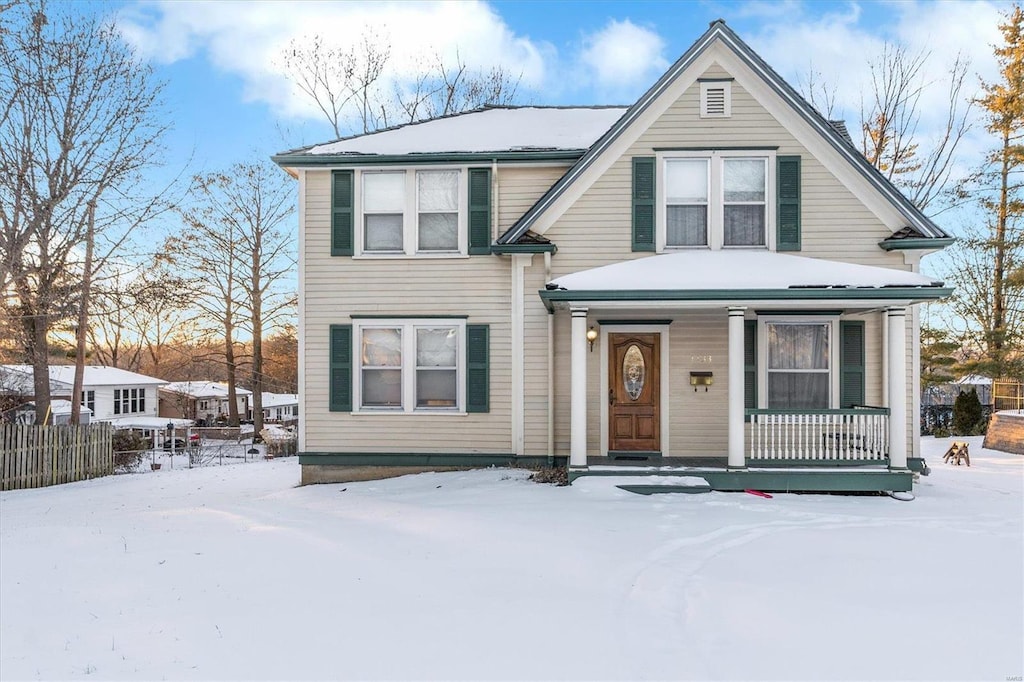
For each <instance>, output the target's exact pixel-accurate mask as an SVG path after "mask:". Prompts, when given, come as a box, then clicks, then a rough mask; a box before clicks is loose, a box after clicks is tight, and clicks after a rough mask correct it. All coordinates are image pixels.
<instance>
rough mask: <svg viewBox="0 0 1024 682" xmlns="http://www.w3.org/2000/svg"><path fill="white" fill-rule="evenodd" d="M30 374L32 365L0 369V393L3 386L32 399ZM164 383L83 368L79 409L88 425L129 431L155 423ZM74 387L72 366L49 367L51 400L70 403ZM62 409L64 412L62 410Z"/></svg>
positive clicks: (108, 369)
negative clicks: (106, 424)
mask: <svg viewBox="0 0 1024 682" xmlns="http://www.w3.org/2000/svg"><path fill="white" fill-rule="evenodd" d="M33 374H34V372H33V369H32V365H2V366H0V391H3V390H4V389H3V386H5V385H6V386H8V387H10V390H11V391H20V394H21V395H23V396H24V397H26V398H31V397H32V395H33V390H34V388H33V380H32V377H33ZM166 383H167V382H166V381H164V380H163V379H157V378H156V377H151V376H146V375H145V374H138V373H136V372H129V371H128V370H125V369H119V368H117V367H103V366H98V365H87V366H85V367H84V368H83V374H82V392H81V395H80V396H79V398H80V400H81V402H82V405H84V406H85V407H87V408H89V410H90V412H91V421H93V422H110V423H112V424H114V425H115V427H124V428H129V427H131V426H134V425H135V424H136V422H138V421H139V420H145V419H147V418H152V419H154V420H155V418H156V415H157V391H158V390H159V388H160V387H161V386H163V385H165V384H166ZM74 385H75V367H74V365H51V366H50V395H51V398H63V399H65V400H70V399H71V394H72V392H73V390H74ZM55 407H56V406H51V408H55ZM62 409H65V410H66V409H67V408H66V406H62ZM68 414H70V412H68ZM65 421H66V419H65ZM154 423H155V422H154Z"/></svg>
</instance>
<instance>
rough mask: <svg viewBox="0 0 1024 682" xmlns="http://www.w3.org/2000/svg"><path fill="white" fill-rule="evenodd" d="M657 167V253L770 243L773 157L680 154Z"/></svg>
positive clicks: (664, 159)
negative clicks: (661, 251) (693, 248)
mask: <svg viewBox="0 0 1024 682" xmlns="http://www.w3.org/2000/svg"><path fill="white" fill-rule="evenodd" d="M661 165H662V172H661V173H659V174H658V178H659V197H660V205H661V210H660V211H659V217H658V221H659V230H658V242H659V250H664V249H678V248H692V247H698V248H712V249H719V248H730V247H745V248H767V247H768V245H769V244H771V243H772V241H771V240H772V237H773V235H774V225H773V221H774V218H775V215H774V214H775V207H774V204H773V202H771V201H769V197H771V196H772V193H773V191H774V183H775V178H774V171H773V169H774V167H775V164H774V152H770V153H765V152H743V151H714V152H685V153H683V152H680V153H673V154H671V155H668V154H665V155H662V156H661Z"/></svg>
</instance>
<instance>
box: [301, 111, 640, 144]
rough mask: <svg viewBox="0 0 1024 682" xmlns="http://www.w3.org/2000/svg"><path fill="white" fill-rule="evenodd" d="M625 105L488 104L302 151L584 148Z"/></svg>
mask: <svg viewBox="0 0 1024 682" xmlns="http://www.w3.org/2000/svg"><path fill="white" fill-rule="evenodd" d="M625 111H626V107H486V108H483V109H477V110H474V111H471V112H467V113H464V114H459V115H457V116H445V117H442V118H435V119H431V120H428V121H422V122H420V123H410V124H408V125H404V126H399V127H396V128H389V129H387V130H381V131H378V132H375V133H370V134H368V135H359V136H356V137H350V138H346V139H342V140H337V141H335V142H328V143H326V144H319V145H316V146H313V147H310V148H309V149H306V150H303V151H302V153H303V154H304V155H312V156H318V155H325V154H326V155H365V154H373V155H396V154H438V153H483V152H530V151H552V150H584V149H587V148H589V147H590V146H591V145H592V144H594V142H595V141H596V140H597V139H598V138H599V137H601V135H603V134H604V133H605V131H607V130H608V129H609V128H610V127H611V126H612V124H613V123H615V121H617V120H618V119H619V117H620V116H622V114H623V113H624V112H625Z"/></svg>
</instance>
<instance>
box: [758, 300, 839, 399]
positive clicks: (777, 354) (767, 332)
mask: <svg viewBox="0 0 1024 682" xmlns="http://www.w3.org/2000/svg"><path fill="white" fill-rule="evenodd" d="M834 326H835V323H834V322H833V321H829V320H814V321H809V320H806V321H805V320H801V321H775V320H772V321H765V322H764V341H765V343H764V346H763V347H764V349H765V350H764V355H765V359H766V360H767V362H765V363H764V364H763V365H762V366H763V367H764V368H765V371H764V382H765V388H766V390H765V392H764V393H763V395H765V396H766V405H765V406H766V407H767V408H769V409H775V410H813V409H829V408H831V407H832V406H833V403H834V396H835V393H836V391H835V386H836V381H837V373H836V372H835V371H833V370H834V367H835V364H836V363H835V358H834V344H833V343H832V339H833V338H834V329H833V327H834Z"/></svg>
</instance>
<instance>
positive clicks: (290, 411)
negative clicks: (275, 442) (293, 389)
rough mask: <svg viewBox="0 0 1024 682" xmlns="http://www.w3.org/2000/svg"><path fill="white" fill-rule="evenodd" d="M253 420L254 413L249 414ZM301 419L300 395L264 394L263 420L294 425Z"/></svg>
mask: <svg viewBox="0 0 1024 682" xmlns="http://www.w3.org/2000/svg"><path fill="white" fill-rule="evenodd" d="M249 418H250V419H252V412H250V413H249ZM298 419H299V395H298V394H297V393H264V394H263V420H264V421H271V422H281V423H285V424H292V423H294V422H296V421H298Z"/></svg>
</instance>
